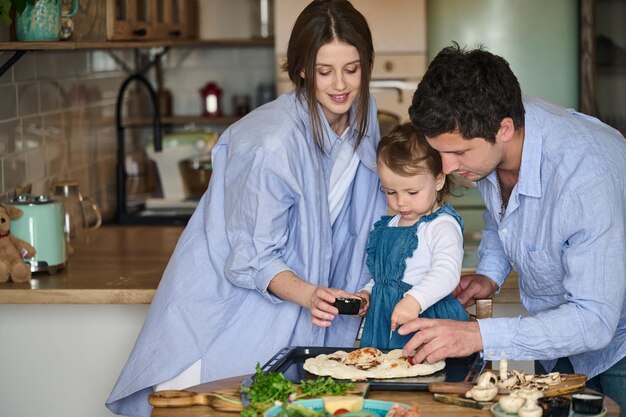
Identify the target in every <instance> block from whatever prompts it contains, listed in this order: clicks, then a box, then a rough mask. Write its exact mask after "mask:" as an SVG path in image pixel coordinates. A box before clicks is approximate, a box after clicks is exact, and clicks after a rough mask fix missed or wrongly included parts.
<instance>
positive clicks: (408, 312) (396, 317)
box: [391, 295, 422, 332]
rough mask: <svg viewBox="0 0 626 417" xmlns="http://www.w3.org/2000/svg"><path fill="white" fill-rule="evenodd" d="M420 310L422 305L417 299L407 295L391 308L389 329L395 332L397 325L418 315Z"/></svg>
mask: <svg viewBox="0 0 626 417" xmlns="http://www.w3.org/2000/svg"><path fill="white" fill-rule="evenodd" d="M421 311H422V306H420V303H419V301H417V300H416V299H415V298H413V297H412V296H410V295H407V296H406V297H404V298H403V299H402V300H400V302H399V303H398V304H396V307H395V308H394V309H393V313H392V314H391V331H392V332H395V331H396V329H397V328H398V326H400V325H402V324H404V323H406V322H407V321H409V320H413V319H414V318H417V317H419V314H420V312H421Z"/></svg>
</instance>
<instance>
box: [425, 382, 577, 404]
mask: <svg viewBox="0 0 626 417" xmlns="http://www.w3.org/2000/svg"><path fill="white" fill-rule="evenodd" d="M586 382H587V376H586V375H581V374H561V382H560V383H559V384H555V385H550V386H549V388H548V389H546V390H545V391H543V396H544V397H555V396H558V395H564V394H572V393H574V392H580V391H583V390H584V389H585V383H586ZM473 386H474V385H473V384H468V383H466V382H458V383H454V382H453V383H450V382H431V383H430V384H429V385H428V391H430V392H432V393H433V394H434V397H435V400H437V401H440V402H443V403H446V404H454V405H459V406H461V407H470V408H476V409H479V410H485V409H488V408H489V407H490V406H491V405H493V404H494V403H496V402H497V401H498V400H499V399H500V397H501V396H502V395H508V394H509V393H510V391H509V390H502V389H501V390H499V391H498V395H497V396H496V398H494V399H493V400H492V401H476V400H474V399H471V398H466V397H465V393H466V392H467V391H469V390H470V389H471V388H472V387H473Z"/></svg>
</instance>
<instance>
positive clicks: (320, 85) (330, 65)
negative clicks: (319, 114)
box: [303, 40, 361, 125]
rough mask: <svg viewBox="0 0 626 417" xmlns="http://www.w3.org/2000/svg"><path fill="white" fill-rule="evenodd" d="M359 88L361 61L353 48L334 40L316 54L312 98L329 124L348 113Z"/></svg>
mask: <svg viewBox="0 0 626 417" xmlns="http://www.w3.org/2000/svg"><path fill="white" fill-rule="evenodd" d="M303 76H304V74H303ZM360 87H361V59H360V57H359V52H358V51H357V49H356V48H355V47H354V46H352V45H350V44H348V43H345V42H340V41H337V40H334V41H332V42H330V43H327V44H325V45H323V46H322V47H321V48H320V49H319V50H318V51H317V57H316V59H315V91H316V97H317V100H318V101H319V102H320V104H321V105H322V109H323V111H324V115H325V116H326V118H327V119H328V123H329V124H330V125H333V124H334V123H336V122H337V121H338V120H339V119H340V118H341V117H342V116H344V115H346V114H347V113H348V110H350V106H352V103H353V102H354V100H355V99H356V98H357V97H358V95H359V89H360Z"/></svg>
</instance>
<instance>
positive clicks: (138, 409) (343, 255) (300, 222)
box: [107, 0, 385, 416]
mask: <svg viewBox="0 0 626 417" xmlns="http://www.w3.org/2000/svg"><path fill="white" fill-rule="evenodd" d="M372 64H373V47H372V39H371V34H370V30H369V28H368V26H367V22H366V21H365V19H364V18H363V16H362V15H361V14H360V13H359V12H358V11H356V10H355V9H354V8H353V6H352V5H351V4H350V3H349V2H348V1H345V0H318V1H314V2H312V3H311V4H309V5H308V6H307V7H306V8H305V9H304V10H303V12H302V13H301V15H300V16H299V17H298V19H297V21H296V23H295V25H294V29H293V31H292V35H291V38H290V40H289V45H288V51H287V61H286V63H285V66H284V69H286V71H287V72H288V74H289V77H290V79H291V80H292V81H293V83H294V86H295V91H294V92H291V93H287V94H284V95H282V96H280V97H279V98H278V99H276V100H275V101H273V102H271V103H268V104H266V105H264V106H262V107H260V108H258V109H256V110H255V111H253V112H252V113H250V114H249V115H247V116H246V117H245V118H243V119H242V120H241V121H239V122H238V123H235V124H234V125H233V126H231V127H230V128H229V129H228V130H227V131H226V132H224V134H223V135H222V136H221V138H220V140H219V142H218V144H217V145H216V147H215V148H214V150H213V153H212V158H213V170H214V171H213V175H212V178H211V183H210V185H209V188H208V190H207V192H206V193H205V195H204V196H203V198H202V199H201V201H200V203H199V206H198V209H197V210H196V212H195V213H194V215H193V216H192V217H191V219H190V221H189V224H188V225H187V228H186V229H185V231H184V232H183V234H182V236H181V238H180V240H179V242H178V244H177V246H176V249H175V251H174V254H173V256H172V258H171V260H170V262H169V264H168V266H167V268H166V270H165V273H164V276H163V278H162V280H161V284H160V285H159V288H158V291H157V294H156V296H155V298H154V300H153V302H152V305H151V308H150V312H149V315H148V318H147V320H146V323H145V324H144V326H143V329H142V331H141V334H140V335H139V339H138V341H137V343H136V345H135V347H134V350H133V352H132V353H131V356H130V359H129V360H128V363H127V364H126V366H125V367H124V369H123V371H122V374H121V375H120V378H119V380H118V382H117V384H116V386H115V388H114V390H113V392H112V393H111V395H110V397H109V399H108V400H107V407H109V409H111V410H112V411H113V412H115V413H119V414H125V415H133V416H148V415H149V414H150V407H149V405H148V402H147V396H148V395H149V394H150V393H151V392H152V391H153V389H154V388H155V386H156V389H168V388H170V389H171V388H184V387H186V386H190V385H194V384H198V383H200V382H205V381H211V380H216V379H221V378H225V377H229V376H235V375H242V374H247V373H253V372H254V367H255V365H256V364H257V363H261V364H262V363H265V362H266V361H267V360H269V359H270V358H271V357H272V356H273V355H274V354H275V353H277V352H278V351H279V350H280V349H281V348H282V347H285V346H289V345H314V346H352V345H353V343H354V340H355V337H356V333H357V331H358V326H359V320H358V319H357V318H354V317H351V316H338V315H337V314H338V310H337V309H336V308H335V307H333V306H332V303H333V302H334V300H335V298H336V297H353V298H354V295H352V294H354V293H355V292H356V291H358V290H359V289H360V288H361V287H362V286H363V285H365V283H367V282H368V281H369V279H370V276H369V274H368V272H367V269H366V268H365V262H364V258H365V244H366V241H367V237H368V232H369V230H370V228H371V225H372V224H373V223H374V220H376V219H378V218H379V217H380V216H381V215H382V214H383V213H384V212H385V200H384V196H383V195H382V194H381V193H380V192H378V178H377V174H376V145H377V142H378V140H379V137H380V134H379V130H378V123H377V121H376V106H375V103H374V101H373V99H370V97H369V93H368V85H369V79H370V73H371V69H372Z"/></svg>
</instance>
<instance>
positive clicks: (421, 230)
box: [363, 214, 463, 311]
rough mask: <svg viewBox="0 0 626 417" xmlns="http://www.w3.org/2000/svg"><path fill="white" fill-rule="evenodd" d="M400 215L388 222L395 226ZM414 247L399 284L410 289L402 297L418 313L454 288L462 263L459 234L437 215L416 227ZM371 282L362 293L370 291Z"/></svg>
mask: <svg viewBox="0 0 626 417" xmlns="http://www.w3.org/2000/svg"><path fill="white" fill-rule="evenodd" d="M399 220H400V216H399V215H397V216H395V217H394V218H393V219H391V221H390V222H389V227H397V226H398V222H399ZM417 239H418V244H417V248H416V249H415V251H414V252H413V255H412V256H411V257H409V258H407V260H406V270H405V271H404V278H402V281H404V282H406V283H407V284H410V285H412V286H413V287H412V288H411V289H410V290H409V291H407V292H406V293H405V294H404V296H405V297H406V296H407V295H410V296H412V297H414V298H415V299H416V300H417V301H418V302H419V303H420V306H421V307H422V311H424V310H426V309H427V308H428V307H430V306H432V305H433V304H435V303H436V302H437V301H439V300H441V299H442V298H444V297H445V296H447V295H448V294H450V293H451V292H452V290H454V288H456V286H457V285H458V283H459V279H460V276H461V265H462V263H463V233H462V231H461V226H459V223H458V222H457V221H456V219H455V218H454V217H452V216H450V215H449V214H441V215H439V216H437V218H436V219H434V220H432V221H430V222H426V223H421V224H420V225H418V226H417ZM373 287H374V280H373V279H372V280H370V282H368V283H367V285H366V286H365V287H364V288H363V290H366V291H369V292H370V293H371V292H372V288H373Z"/></svg>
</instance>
